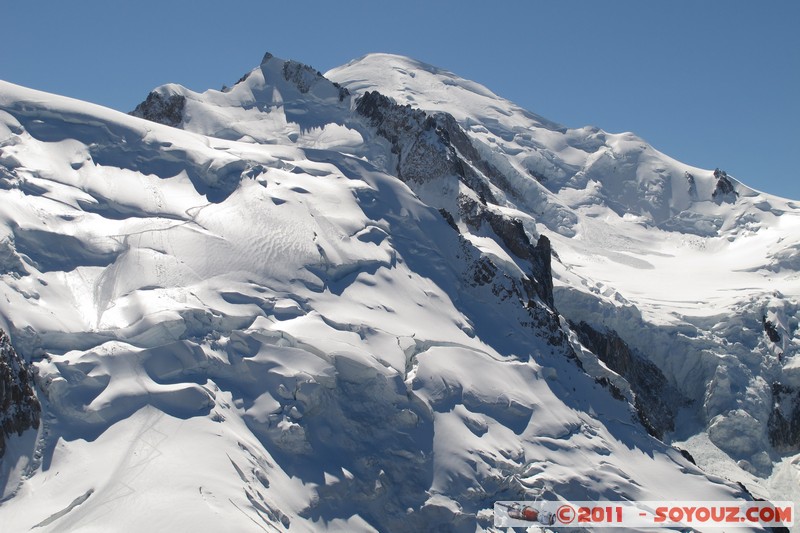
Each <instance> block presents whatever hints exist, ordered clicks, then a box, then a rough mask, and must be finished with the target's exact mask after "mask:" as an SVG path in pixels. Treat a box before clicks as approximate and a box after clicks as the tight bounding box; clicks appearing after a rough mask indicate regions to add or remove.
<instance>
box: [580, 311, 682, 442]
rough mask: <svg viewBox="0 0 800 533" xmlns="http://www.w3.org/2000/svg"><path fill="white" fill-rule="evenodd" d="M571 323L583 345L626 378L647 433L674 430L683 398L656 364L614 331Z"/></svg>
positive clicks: (583, 323) (658, 435)
mask: <svg viewBox="0 0 800 533" xmlns="http://www.w3.org/2000/svg"><path fill="white" fill-rule="evenodd" d="M571 326H572V329H573V330H574V331H575V332H576V333H577V334H578V338H579V339H580V341H581V343H582V344H583V345H584V346H586V347H587V348H589V349H590V350H591V351H592V352H594V353H595V354H596V355H597V357H598V358H599V359H600V360H601V361H603V362H604V363H605V364H606V366H608V368H610V369H611V370H613V371H614V372H616V373H617V374H619V375H621V376H622V377H624V378H625V379H626V380H627V381H628V383H629V384H630V386H631V390H632V391H633V393H634V394H635V395H636V397H635V399H634V407H635V408H636V412H637V413H638V415H639V419H640V421H641V422H642V425H644V427H645V429H647V431H648V433H650V434H651V435H653V436H654V437H656V438H659V439H660V438H662V437H663V436H664V433H665V432H666V431H672V430H673V429H675V412H676V411H677V409H678V408H679V407H681V406H682V405H684V404H685V403H686V400H685V399H684V398H683V397H681V396H680V394H679V393H678V391H676V390H675V389H674V388H673V387H671V386H670V385H669V383H667V378H666V377H664V374H663V373H662V372H661V370H660V369H659V368H658V367H657V366H656V365H654V364H653V363H651V362H650V361H648V360H647V359H645V358H644V357H641V356H639V355H637V354H636V353H634V352H633V351H632V350H631V348H630V347H629V346H628V345H627V344H626V343H625V341H624V340H622V339H621V338H620V336H619V335H617V333H616V332H615V331H612V330H607V331H598V330H596V329H594V328H593V327H592V326H590V325H589V324H587V323H586V322H581V323H579V324H574V323H572V324H571Z"/></svg>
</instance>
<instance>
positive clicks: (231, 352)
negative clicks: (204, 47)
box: [0, 54, 800, 532]
mask: <svg viewBox="0 0 800 533" xmlns="http://www.w3.org/2000/svg"><path fill="white" fill-rule="evenodd" d="M143 96H144V95H143ZM131 115H132V116H131ZM131 115H125V114H122V113H118V112H115V111H111V110H108V109H104V108H101V107H99V106H94V105H92V104H88V103H84V102H79V101H75V100H71V99H67V98H63V97H59V96H54V95H49V94H44V93H40V92H37V91H33V90H30V89H25V88H22V87H18V86H15V85H12V84H8V83H5V82H0V196H2V202H0V282H1V283H0V287H2V290H3V296H4V298H2V299H0V327H1V328H2V329H4V330H5V331H7V332H8V335H9V337H10V340H11V343H12V344H13V349H14V350H13V351H12V350H11V349H10V347H9V349H6V348H4V349H3V354H7V355H6V356H5V357H6V359H8V361H12V363H11V364H13V365H15V366H11V368H13V369H14V372H16V373H17V374H18V375H19V376H20V379H18V380H17V381H15V383H23V384H24V383H27V382H25V381H24V380H22V379H21V378H24V377H26V376H35V387H31V386H28V388H27V389H26V388H25V387H24V386H22V385H20V386H19V388H20V390H24V392H25V394H16V395H13V394H12V395H11V397H10V398H11V399H10V401H6V400H5V399H4V398H6V395H3V394H2V390H0V399H3V402H2V405H0V406H1V407H2V409H3V411H2V412H0V420H7V419H9V418H8V413H19V412H24V413H27V414H28V415H30V416H29V417H28V418H27V419H26V421H25V423H24V424H19V425H17V426H14V428H13V429H14V431H7V432H5V435H8V437H7V438H6V447H5V454H4V455H3V456H2V458H1V459H0V461H2V462H0V489H1V490H2V496H0V520H2V523H3V524H4V526H5V525H7V527H9V528H10V530H14V531H16V530H20V531H21V530H28V529H31V528H34V527H36V528H37V529H41V530H42V531H69V530H80V529H85V528H88V527H94V528H99V529H106V530H108V529H114V528H118V527H119V524H125V527H126V528H128V529H131V530H139V529H150V530H167V529H180V530H197V531H218V530H236V531H263V530H265V529H277V530H292V531H320V530H332V531H333V530H338V531H342V530H345V531H422V530H441V531H470V532H472V531H476V530H489V529H491V528H492V527H493V518H492V507H493V504H494V502H495V501H499V500H525V499H528V500H530V499H534V498H546V499H562V500H572V501H586V500H590V501H594V500H619V499H627V500H683V501H686V500H718V501H719V500H737V499H738V500H747V499H752V498H753V497H763V498H774V499H781V500H785V499H792V498H794V499H795V500H796V499H797V487H798V486H800V474H799V473H798V470H797V465H796V463H797V459H796V458H797V457H798V453H800V431H798V428H800V357H799V356H798V347H799V346H800V337H799V336H798V320H797V316H798V311H799V310H800V304H798V300H799V299H800V283H799V282H798V269H800V263H798V260H797V258H798V257H800V237H799V236H800V232H798V231H797V229H798V228H799V227H800V208H798V206H797V205H796V204H795V203H794V202H791V201H789V200H785V199H781V198H777V197H774V196H771V195H767V194H763V193H760V192H757V191H755V190H753V189H750V188H748V187H747V186H745V185H744V184H742V183H741V182H740V181H738V180H737V179H735V178H734V177H733V176H730V175H728V174H727V173H726V172H725V171H723V170H720V169H716V170H704V169H698V168H694V167H690V166H688V165H684V164H682V163H679V162H677V161H675V160H673V159H671V158H669V157H667V156H666V155H664V154H661V153H660V152H658V151H657V150H655V149H654V148H653V147H651V146H649V145H648V144H647V143H646V142H644V141H643V140H641V139H639V138H638V137H636V136H634V135H632V134H628V133H625V134H612V133H607V132H604V131H602V130H600V129H598V128H593V127H586V128H579V129H569V128H565V127H563V126H560V125H558V124H556V123H554V122H550V121H548V120H546V119H544V118H541V117H538V116H536V115H535V114H533V113H530V112H528V111H525V110H523V109H521V108H519V107H518V106H516V105H514V104H512V103H510V102H508V101H507V100H504V99H502V98H501V97H499V96H497V95H495V94H494V93H492V92H491V91H489V90H488V89H486V88H484V87H482V86H480V85H479V84H476V83H474V82H470V81H467V80H463V79H461V78H459V77H458V76H456V75H454V74H452V73H449V72H447V71H444V70H441V69H437V68H435V67H432V66H429V65H425V64H423V63H419V62H417V61H414V60H411V59H408V58H402V57H399V56H392V55H387V54H373V55H369V56H365V57H364V58H361V59H359V60H356V61H354V62H351V63H349V64H347V65H344V66H342V67H339V68H336V69H333V70H332V71H330V72H328V73H326V74H324V75H323V74H322V73H320V72H318V71H316V70H315V69H313V68H312V67H309V66H306V65H304V64H302V63H298V62H295V61H286V60H282V59H279V58H276V57H274V56H272V55H271V54H267V55H266V56H265V57H264V60H263V61H262V63H261V64H260V65H259V66H258V67H256V68H255V69H253V70H252V71H250V72H249V73H246V74H245V75H244V76H242V78H241V79H240V80H239V81H238V82H237V83H235V84H233V85H232V86H230V87H224V88H223V89H222V90H220V91H217V90H208V91H206V92H203V93H197V92H194V91H190V90H188V89H186V88H184V87H181V86H179V85H175V84H169V85H164V86H161V87H159V88H157V89H155V90H154V91H153V92H151V93H150V94H149V95H147V96H146V97H145V99H144V101H143V102H142V104H140V105H139V106H137V108H136V109H135V110H134V111H132V113H131ZM3 338H4V337H3ZM6 364H7V365H8V363H6ZM2 365H3V360H2V359H0V369H1V368H3V367H2ZM2 383H3V381H0V386H2ZM34 388H35V391H34ZM34 394H35V395H36V397H34ZM37 398H38V399H37ZM39 404H41V408H40V409H41V415H39ZM25 406H27V408H26V409H27V410H24V409H23V407H25ZM39 419H41V421H40V420H39ZM37 425H38V427H37ZM0 435H1V434H0ZM0 442H2V441H0ZM678 447H679V448H680V450H679V449H677V448H678ZM689 458H691V461H690V460H689ZM693 463H696V464H693Z"/></svg>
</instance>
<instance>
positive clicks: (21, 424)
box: [0, 330, 41, 457]
mask: <svg viewBox="0 0 800 533" xmlns="http://www.w3.org/2000/svg"><path fill="white" fill-rule="evenodd" d="M40 413H41V406H40V405H39V400H37V399H36V395H35V394H34V392H33V371H32V370H31V369H30V367H29V366H28V365H27V363H26V362H25V360H24V359H23V358H22V357H20V356H19V355H17V352H16V351H15V350H14V348H13V347H12V346H11V341H10V340H9V338H8V335H6V333H5V331H3V330H0V457H2V456H3V454H4V453H5V448H6V444H5V441H6V437H8V436H11V435H13V434H14V433H16V434H18V435H22V432H23V431H25V430H26V429H30V428H36V427H39V415H40Z"/></svg>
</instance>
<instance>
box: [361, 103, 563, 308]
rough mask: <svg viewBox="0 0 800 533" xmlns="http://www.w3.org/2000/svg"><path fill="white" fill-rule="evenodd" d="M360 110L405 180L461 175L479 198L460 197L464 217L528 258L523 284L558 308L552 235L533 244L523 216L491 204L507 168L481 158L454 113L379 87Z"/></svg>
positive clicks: (451, 221) (420, 181) (503, 184)
mask: <svg viewBox="0 0 800 533" xmlns="http://www.w3.org/2000/svg"><path fill="white" fill-rule="evenodd" d="M356 110H357V111H358V113H360V114H361V115H362V116H364V117H366V118H367V119H368V120H369V122H370V124H371V125H372V126H373V127H375V128H376V130H377V133H378V134H379V135H380V136H381V137H383V138H385V139H386V140H388V141H389V143H390V144H391V147H392V148H391V149H392V153H394V154H395V155H397V168H396V172H397V175H398V177H399V178H400V179H402V180H404V181H406V182H410V183H411V184H412V187H413V185H414V184H415V183H416V184H424V183H427V182H429V181H432V180H435V179H438V178H442V177H446V176H457V177H458V179H459V180H460V181H461V182H462V183H464V184H465V185H466V186H467V187H468V188H469V189H471V190H472V191H474V192H475V195H476V196H477V199H473V198H472V197H469V196H466V195H460V196H459V197H458V209H459V213H458V214H459V216H460V218H461V220H463V221H464V222H466V224H467V225H468V226H469V227H470V228H471V229H473V230H480V228H481V226H483V225H484V224H485V225H486V226H488V227H489V228H490V229H491V231H492V232H494V233H495V235H497V237H498V238H499V239H500V241H501V242H502V244H503V245H504V246H505V247H506V248H507V249H508V250H509V251H510V252H511V253H513V254H514V255H516V256H517V257H518V258H520V259H522V260H523V261H526V262H528V263H529V264H530V269H529V270H528V272H526V274H527V275H526V277H525V279H523V283H526V284H527V283H529V284H530V285H531V286H532V287H534V288H535V290H534V292H535V294H536V295H538V296H539V298H540V299H541V300H542V302H544V304H545V305H547V306H548V307H549V308H550V309H555V304H554V301H553V278H552V271H551V267H550V261H551V259H550V255H551V248H550V241H549V239H548V238H547V237H545V236H541V237H539V239H538V241H537V243H536V245H534V244H533V243H532V242H531V239H530V238H529V236H528V234H527V232H526V231H525V228H524V227H523V225H522V222H521V221H519V220H517V219H513V218H511V217H508V216H505V215H501V214H499V213H497V212H495V211H494V210H492V209H490V208H488V207H487V204H490V203H495V204H496V203H497V199H496V198H495V195H494V194H493V193H492V185H495V186H498V187H500V188H505V189H506V190H508V189H510V187H509V186H508V184H507V183H506V180H505V178H504V177H503V175H502V173H501V172H500V171H498V170H497V169H496V168H494V167H493V166H492V165H491V164H490V163H488V162H487V161H485V160H483V159H482V158H481V157H480V154H479V153H478V151H477V150H476V149H475V147H474V146H473V145H472V143H471V141H470V140H469V137H468V136H467V135H466V133H465V132H464V131H463V129H462V128H461V126H459V124H458V122H457V121H456V120H455V118H453V116H452V115H449V114H447V113H436V114H432V115H428V114H427V113H426V112H424V111H422V110H420V109H415V108H412V107H411V106H410V105H399V104H396V103H395V102H393V101H392V100H391V99H389V98H387V97H386V96H384V95H382V94H380V93H378V92H366V93H364V95H363V96H362V97H361V98H359V99H358V102H357V105H356ZM442 211H443V212H444V213H447V216H445V215H444V214H443V216H445V218H446V219H447V220H448V223H449V224H451V226H453V227H454V228H457V226H456V223H455V219H454V217H453V216H452V214H451V213H448V212H447V211H446V210H440V212H442ZM448 217H449V218H448ZM531 297H533V296H531Z"/></svg>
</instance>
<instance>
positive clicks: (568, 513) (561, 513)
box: [556, 505, 575, 524]
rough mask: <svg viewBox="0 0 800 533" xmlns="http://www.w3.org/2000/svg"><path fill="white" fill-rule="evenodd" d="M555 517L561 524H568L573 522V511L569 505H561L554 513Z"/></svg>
mask: <svg viewBox="0 0 800 533" xmlns="http://www.w3.org/2000/svg"><path fill="white" fill-rule="evenodd" d="M556 516H557V517H558V521H559V522H561V523H562V524H569V523H571V522H572V521H573V520H575V509H573V508H572V506H570V505H562V506H561V507H559V508H558V511H556Z"/></svg>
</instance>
